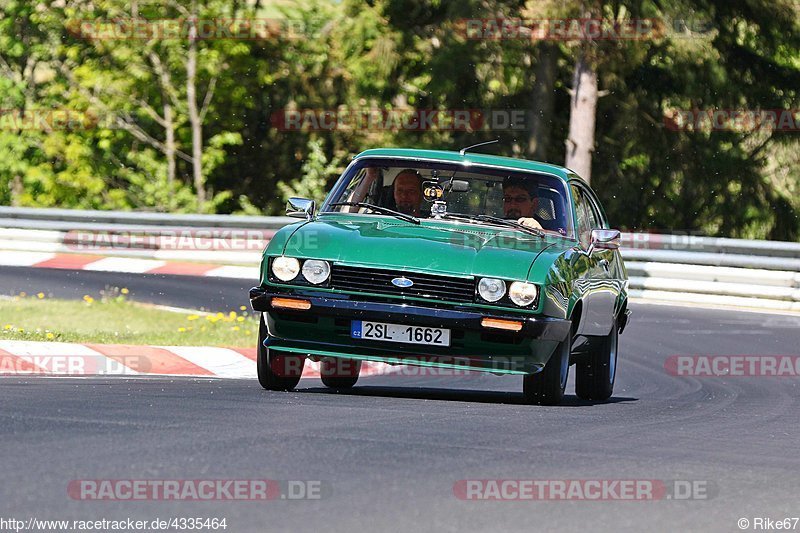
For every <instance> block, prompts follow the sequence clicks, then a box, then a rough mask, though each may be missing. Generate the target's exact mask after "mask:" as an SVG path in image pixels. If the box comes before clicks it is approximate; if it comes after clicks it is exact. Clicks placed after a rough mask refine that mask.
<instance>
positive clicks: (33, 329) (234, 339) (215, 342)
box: [0, 289, 258, 348]
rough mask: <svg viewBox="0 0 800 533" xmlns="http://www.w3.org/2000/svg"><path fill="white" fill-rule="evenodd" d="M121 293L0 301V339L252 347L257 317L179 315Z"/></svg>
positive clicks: (232, 313) (233, 313) (237, 313)
mask: <svg viewBox="0 0 800 533" xmlns="http://www.w3.org/2000/svg"><path fill="white" fill-rule="evenodd" d="M122 291H123V293H122V294H120V293H118V294H116V295H113V296H111V297H104V298H103V299H101V300H95V299H94V298H92V297H91V296H88V295H87V296H84V298H83V301H68V300H55V299H49V298H46V297H45V295H44V294H42V293H40V294H38V295H32V296H28V295H25V294H22V295H20V296H16V297H13V298H11V299H7V300H0V340H26V341H52V342H76V343H98V344H156V345H169V346H228V347H233V348H249V347H253V346H255V345H256V337H257V334H258V316H257V315H254V314H252V313H248V312H247V310H246V309H242V308H240V309H238V310H235V311H230V312H228V313H216V314H208V315H206V314H201V313H197V314H184V313H179V312H173V311H166V310H163V309H159V308H156V307H154V306H150V305H146V304H139V303H136V302H131V301H129V300H127V298H126V297H125V295H124V292H125V290H124V289H122Z"/></svg>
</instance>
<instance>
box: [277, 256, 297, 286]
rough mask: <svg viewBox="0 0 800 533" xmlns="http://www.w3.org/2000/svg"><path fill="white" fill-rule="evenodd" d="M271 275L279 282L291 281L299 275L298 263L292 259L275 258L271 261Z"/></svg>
mask: <svg viewBox="0 0 800 533" xmlns="http://www.w3.org/2000/svg"><path fill="white" fill-rule="evenodd" d="M272 273H273V274H275V277H276V278H278V279H279V280H281V281H291V280H293V279H294V278H296V277H297V275H298V274H299V273H300V261H298V260H297V259H295V258H294V257H283V256H281V257H276V258H275V260H274V261H272Z"/></svg>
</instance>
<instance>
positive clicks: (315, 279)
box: [303, 259, 331, 285]
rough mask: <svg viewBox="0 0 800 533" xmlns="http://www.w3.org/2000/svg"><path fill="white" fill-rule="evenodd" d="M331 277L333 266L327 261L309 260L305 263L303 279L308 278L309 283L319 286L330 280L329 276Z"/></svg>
mask: <svg viewBox="0 0 800 533" xmlns="http://www.w3.org/2000/svg"><path fill="white" fill-rule="evenodd" d="M330 275H331V266H330V265H329V264H328V262H327V261H316V260H314V259H309V260H308V261H306V262H305V263H303V277H304V278H306V279H307V280H308V281H309V283H313V284H314V285H319V284H320V283H323V282H324V281H325V280H326V279H328V276H330Z"/></svg>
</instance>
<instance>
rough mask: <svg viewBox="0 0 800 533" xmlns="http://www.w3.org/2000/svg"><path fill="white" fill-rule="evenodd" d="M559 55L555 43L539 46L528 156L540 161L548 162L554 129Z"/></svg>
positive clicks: (544, 43)
mask: <svg viewBox="0 0 800 533" xmlns="http://www.w3.org/2000/svg"><path fill="white" fill-rule="evenodd" d="M557 54H558V48H557V47H556V45H554V44H553V43H548V42H543V43H541V44H540V45H539V57H538V59H537V62H536V70H535V72H534V76H535V79H534V83H535V85H534V87H533V103H532V104H531V111H532V115H533V116H532V117H531V134H530V137H529V138H528V156H529V157H531V158H532V159H538V160H539V161H546V160H547V154H548V152H549V149H548V148H549V145H550V143H549V139H550V132H551V131H552V129H553V113H554V112H555V84H556V58H557Z"/></svg>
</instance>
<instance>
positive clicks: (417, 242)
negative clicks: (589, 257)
mask: <svg viewBox="0 0 800 533" xmlns="http://www.w3.org/2000/svg"><path fill="white" fill-rule="evenodd" d="M564 246H565V245H564V241H563V239H560V238H558V237H556V236H553V237H547V238H540V237H537V236H535V235H529V234H526V233H522V232H519V231H515V230H505V229H501V228H497V227H494V226H487V225H476V224H465V223H463V222H455V221H432V220H424V221H423V222H422V224H421V225H416V224H412V223H409V222H406V221H403V220H399V219H395V218H393V217H383V216H377V215H355V214H352V215H325V216H322V217H319V218H318V219H316V220H313V221H310V222H308V223H306V224H304V225H302V226H301V227H299V228H297V229H296V230H295V231H294V233H293V234H292V235H291V237H289V239H288V240H287V241H286V245H285V248H284V250H283V253H284V254H285V255H288V256H294V257H300V258H317V259H325V260H328V261H332V262H338V263H343V264H348V265H360V266H371V267H379V268H386V269H396V270H401V271H419V272H430V273H436V274H452V275H464V276H472V275H475V276H494V277H499V278H505V279H519V280H524V279H528V274H529V272H530V270H531V266H532V265H533V263H534V262H535V260H536V258H537V257H538V256H539V255H540V254H541V253H542V252H543V251H544V250H547V251H548V252H556V249H558V248H563V247H564ZM548 255H551V254H548Z"/></svg>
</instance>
